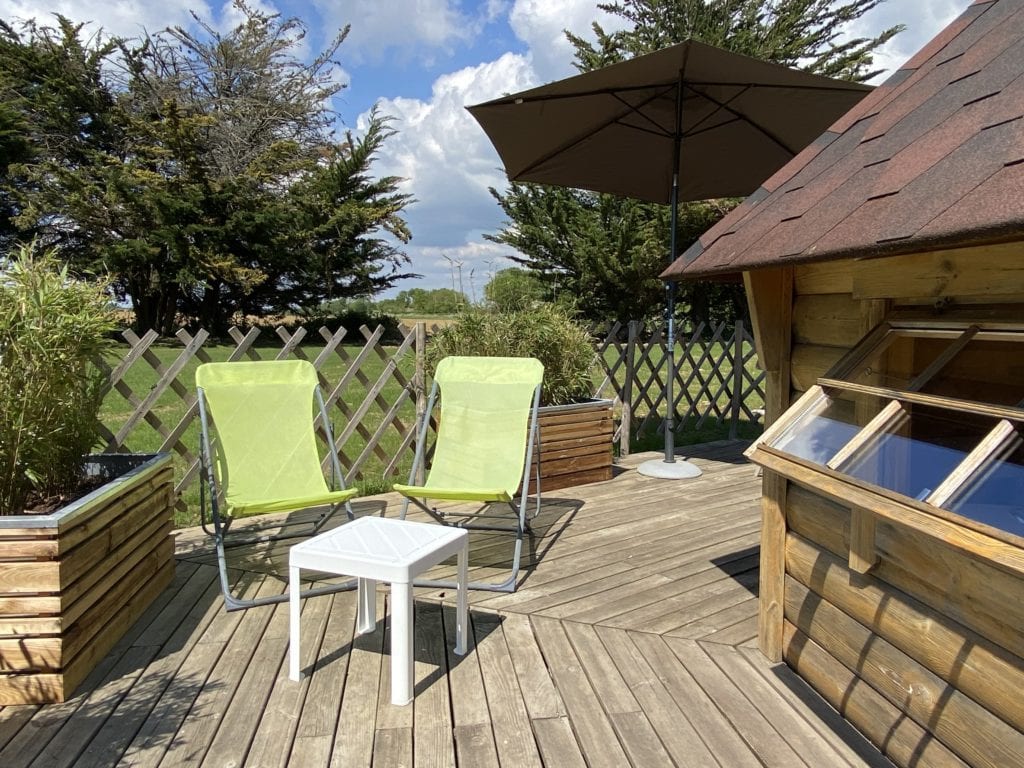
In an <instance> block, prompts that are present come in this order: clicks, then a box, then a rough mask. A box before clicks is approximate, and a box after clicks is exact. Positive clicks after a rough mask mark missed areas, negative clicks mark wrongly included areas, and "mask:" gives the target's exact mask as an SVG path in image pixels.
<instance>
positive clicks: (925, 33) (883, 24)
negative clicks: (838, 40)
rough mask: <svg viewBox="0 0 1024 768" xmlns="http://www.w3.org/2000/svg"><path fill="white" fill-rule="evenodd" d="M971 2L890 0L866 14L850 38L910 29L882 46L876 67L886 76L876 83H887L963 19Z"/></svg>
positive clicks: (849, 33)
mask: <svg viewBox="0 0 1024 768" xmlns="http://www.w3.org/2000/svg"><path fill="white" fill-rule="evenodd" d="M968 5H970V0H930V1H929V2H927V3H922V2H919V0H889V2H884V3H882V4H881V5H878V6H876V7H874V8H872V9H871V10H870V11H868V12H867V13H865V14H864V15H863V16H861V17H860V18H859V19H857V20H856V21H855V22H854V23H853V24H851V25H850V26H849V28H848V30H847V37H870V36H873V35H877V34H878V33H879V32H881V31H882V30H883V29H888V28H889V27H894V26H896V25H897V24H903V25H905V26H906V29H905V30H904V31H903V32H900V33H899V34H898V35H896V37H894V38H893V39H892V40H890V41H889V42H888V43H886V44H885V45H884V46H882V48H881V49H879V50H878V51H877V52H876V53H875V54H874V57H875V64H874V66H875V68H876V69H883V70H885V74H883V75H881V76H879V77H878V78H876V80H875V81H873V82H876V83H878V82H883V81H884V80H885V79H886V78H887V77H888V76H889V75H891V74H892V73H893V72H895V71H896V70H897V69H899V68H900V67H902V66H903V65H904V64H905V63H906V62H907V60H908V59H910V57H911V56H913V55H914V54H915V53H917V52H918V51H919V50H920V49H921V48H923V47H924V46H925V45H926V44H927V43H928V41H929V40H931V39H932V38H933V37H935V35H936V34H937V33H938V32H939V30H941V29H942V28H943V27H945V26H946V25H948V24H949V23H950V22H951V21H952V20H953V19H955V18H956V17H957V16H959V15H960V14H961V13H963V12H964V10H965V9H966V8H967V6H968Z"/></svg>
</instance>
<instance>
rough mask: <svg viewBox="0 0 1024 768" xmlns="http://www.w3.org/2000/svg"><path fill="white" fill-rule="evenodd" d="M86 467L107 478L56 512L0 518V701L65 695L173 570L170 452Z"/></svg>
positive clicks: (102, 459) (104, 458)
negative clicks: (91, 490) (107, 478)
mask: <svg viewBox="0 0 1024 768" xmlns="http://www.w3.org/2000/svg"><path fill="white" fill-rule="evenodd" d="M87 471H89V472H90V474H98V475H100V476H102V477H109V478H113V479H111V480H110V481H109V482H107V483H106V484H105V485H103V486H101V487H100V488H98V489H96V490H95V491H93V492H92V493H90V494H89V495H88V496H84V497H83V498H81V499H79V500H78V501H76V502H74V503H73V504H70V505H68V506H66V507H64V508H63V509H60V510H58V511H57V512H55V513H53V514H50V515H21V516H9V517H8V516H5V517H0V705H8V704H45V703H53V702H61V701H64V700H65V699H67V698H68V697H69V696H70V695H71V693H72V691H73V690H74V689H75V687H76V686H77V685H78V684H79V683H81V682H82V680H83V679H84V678H85V677H86V675H88V674H89V672H90V671H91V670H92V669H93V667H94V666H95V665H96V663H97V662H98V661H99V660H100V659H102V658H103V657H104V656H105V655H106V653H107V652H108V651H109V650H110V649H111V647H113V645H114V643H116V642H117V641H118V639H120V638H121V636H122V635H123V634H124V633H125V632H126V631H127V630H128V628H129V627H131V626H132V624H134V623H135V621H136V620H138V618H139V617H140V615H141V614H142V612H143V611H144V610H145V609H146V607H147V606H148V605H149V604H150V603H151V602H152V601H153V599H154V598H155V597H156V596H157V595H158V594H160V592H161V590H163V589H164V587H166V586H167V585H168V584H169V583H170V581H171V577H172V576H173V574H174V540H173V538H172V537H171V535H170V534H171V527H172V521H173V518H172V505H173V494H174V484H173V470H172V466H171V457H170V455H169V454H157V455H127V454H109V455H101V456H93V457H90V460H89V462H88V465H87Z"/></svg>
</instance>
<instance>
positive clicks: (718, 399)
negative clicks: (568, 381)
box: [595, 321, 764, 454]
mask: <svg viewBox="0 0 1024 768" xmlns="http://www.w3.org/2000/svg"><path fill="white" fill-rule="evenodd" d="M602 336H603V338H602V339H601V340H600V341H599V342H598V344H597V348H596V351H597V355H596V358H595V359H596V361H597V364H598V365H599V366H600V367H601V370H602V377H603V378H602V380H601V382H600V384H599V385H598V386H597V390H596V391H597V396H598V397H615V398H616V399H618V400H619V402H620V404H621V419H620V423H619V427H618V431H617V433H616V438H617V440H618V441H619V445H620V452H621V453H623V454H626V453H628V452H629V440H630V438H632V437H635V436H637V435H639V434H642V433H643V432H645V431H648V430H657V431H658V432H663V431H664V429H665V412H666V410H667V409H666V406H665V403H666V386H665V385H666V382H667V381H668V376H669V373H668V344H667V339H666V338H665V334H664V329H663V328H662V327H660V326H659V327H656V328H654V329H653V330H648V329H647V328H646V327H645V326H644V324H643V323H640V322H637V321H632V322H629V323H626V324H625V325H623V324H622V323H615V324H613V325H612V326H611V327H609V328H607V329H606V330H605V331H604V332H603V334H602ZM675 369H676V370H675V387H674V392H673V400H674V402H673V409H674V410H673V415H674V419H675V424H676V432H677V433H678V432H682V431H684V430H686V429H693V428H696V429H700V428H701V427H703V426H704V424H705V423H706V422H707V420H708V419H709V418H714V419H715V420H717V421H718V422H719V423H722V422H726V421H728V423H729V430H730V435H731V436H733V437H735V436H736V432H737V428H738V425H739V421H740V419H741V418H743V417H746V418H747V419H748V420H750V421H757V420H758V419H759V418H760V416H761V414H760V412H759V409H761V408H762V406H763V404H764V373H763V372H762V371H761V370H760V368H758V366H757V353H756V352H755V349H754V338H753V336H751V334H750V332H749V331H747V329H746V327H745V326H744V324H743V323H742V322H737V323H736V325H735V327H734V328H733V329H732V332H731V333H730V332H729V328H728V326H727V325H725V324H724V323H722V324H719V325H715V326H707V325H705V324H704V323H701V324H700V325H698V326H697V327H696V328H694V329H692V330H691V331H690V332H688V333H681V334H679V336H678V337H677V339H676V345H675Z"/></svg>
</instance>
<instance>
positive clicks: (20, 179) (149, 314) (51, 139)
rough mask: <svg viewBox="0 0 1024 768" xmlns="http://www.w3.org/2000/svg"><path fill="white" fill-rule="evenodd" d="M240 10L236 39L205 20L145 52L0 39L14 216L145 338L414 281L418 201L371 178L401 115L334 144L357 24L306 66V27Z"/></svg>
mask: <svg viewBox="0 0 1024 768" xmlns="http://www.w3.org/2000/svg"><path fill="white" fill-rule="evenodd" d="M236 7H237V8H238V9H239V10H240V11H241V12H242V16H243V18H242V21H241V23H240V24H238V26H236V27H235V28H234V29H232V30H230V31H228V32H226V33H223V34H221V33H219V32H217V31H216V30H214V29H213V28H212V27H210V26H209V25H207V24H205V23H203V22H202V20H201V19H199V18H198V17H197V18H196V22H197V30H198V31H196V32H190V31H188V30H186V29H184V28H180V27H178V28H173V29H169V30H165V31H163V32H161V33H158V34H155V35H149V36H146V37H145V38H143V39H142V40H138V41H124V40H104V39H103V38H102V37H101V36H100V35H96V36H93V37H91V38H85V36H84V28H83V26H82V25H75V24H73V23H72V22H70V21H68V20H66V19H63V18H59V19H58V27H57V28H56V29H51V28H45V27H37V26H35V25H33V24H27V25H25V30H24V34H23V35H19V34H18V33H17V32H15V31H14V30H13V29H12V28H11V27H9V26H3V27H0V89H2V92H3V95H4V96H5V97H8V98H5V99H4V101H3V104H4V105H5V107H6V109H4V110H0V161H3V160H4V159H5V157H6V156H7V155H10V156H11V157H12V158H13V160H8V161H7V166H8V173H7V174H5V176H4V178H3V180H2V182H0V214H3V213H4V212H6V213H7V218H6V221H7V222H9V223H10V224H11V227H10V229H11V230H12V234H13V235H16V236H20V237H26V236H30V235H33V234H38V235H39V236H40V238H41V239H42V240H43V242H44V243H45V244H47V245H59V246H60V247H61V250H60V253H61V256H62V258H64V259H65V260H66V261H68V262H69V263H70V264H71V265H72V266H73V267H74V268H76V269H80V270H83V271H84V270H89V271H95V272H99V271H103V272H109V273H110V274H111V275H112V278H113V280H112V285H113V286H114V289H115V290H116V291H117V293H118V294H119V297H120V298H122V299H126V300H128V299H130V301H131V304H132V306H133V308H134V310H135V316H136V325H137V326H138V327H139V328H155V329H157V330H158V331H160V332H163V333H168V332H171V331H173V330H174V326H175V323H176V322H177V321H178V320H179V319H180V318H181V317H182V316H184V317H185V318H186V319H189V320H193V321H195V322H197V323H198V324H201V325H203V326H205V327H207V328H209V329H211V330H213V331H220V330H223V329H224V328H225V326H226V325H227V324H228V322H229V321H230V319H231V317H232V315H233V314H234V313H236V312H246V313H266V312H274V311H286V310H290V309H297V308H299V306H300V305H301V306H316V305H317V304H319V303H320V302H323V301H326V300H330V299H335V298H344V297H346V296H351V295H358V294H362V293H365V292H367V291H375V290H382V289H384V288H387V287H390V286H391V285H392V284H393V283H394V282H396V281H397V280H398V279H401V278H403V277H406V276H408V275H406V274H405V273H403V272H402V271H401V270H402V268H403V267H404V266H405V265H406V264H407V262H408V259H407V257H406V255H405V254H404V253H403V252H402V250H401V244H402V243H405V242H408V240H409V238H410V236H411V235H410V233H409V231H408V227H407V226H406V224H405V221H404V220H403V219H402V211H403V209H404V207H405V205H407V204H408V203H409V202H410V201H411V198H410V196H409V195H406V194H403V193H400V192H399V191H398V183H399V181H400V180H399V179H397V178H395V177H385V178H379V179H375V178H373V176H372V174H371V165H372V162H373V160H374V158H375V157H376V155H377V153H378V152H379V150H380V148H381V146H382V144H383V142H384V141H386V139H387V138H388V137H389V136H391V135H392V133H393V132H392V130H391V129H390V128H389V122H388V118H387V117H385V116H382V115H378V114H376V113H374V114H373V115H372V116H371V119H370V121H369V127H368V130H366V131H365V132H364V133H363V134H362V135H360V136H356V135H353V134H352V133H346V134H344V135H343V136H341V137H340V138H339V137H338V136H336V135H335V134H334V132H333V125H334V120H335V115H334V114H333V113H332V112H331V110H330V108H329V104H330V99H331V98H332V97H333V96H334V95H336V94H337V93H338V92H339V91H340V89H341V88H342V87H343V86H342V84H341V83H339V82H338V80H337V78H336V76H335V73H334V66H333V65H334V59H335V57H336V54H337V51H338V49H339V47H340V46H341V44H342V42H343V41H344V39H345V36H346V34H347V29H343V30H341V31H340V32H339V34H338V35H337V36H336V37H335V38H334V40H333V41H332V42H331V43H330V44H329V45H328V46H327V47H326V48H325V49H324V50H323V51H322V52H321V53H320V54H319V55H317V56H315V57H314V58H313V59H312V61H308V62H307V61H303V60H302V59H300V58H299V56H298V52H299V50H300V48H299V44H300V41H301V40H302V38H303V35H304V34H305V29H304V27H303V26H302V23H301V22H299V21H298V20H297V19H288V18H282V17H281V16H279V15H276V14H270V13H264V12H263V11H260V10H257V9H254V8H250V7H248V6H246V5H245V4H244V3H242V2H240V0H236ZM7 126H11V130H10V131H7V132H5V129H6V128H7ZM21 126H27V132H26V133H25V134H23V137H25V138H27V146H19V145H18V144H17V143H16V141H15V139H17V138H19V136H18V133H19V128H20V127H21ZM11 131H13V134H12V133H11ZM8 137H11V138H8ZM2 223H3V221H0V224H2ZM2 235H3V231H2V228H0V237H2Z"/></svg>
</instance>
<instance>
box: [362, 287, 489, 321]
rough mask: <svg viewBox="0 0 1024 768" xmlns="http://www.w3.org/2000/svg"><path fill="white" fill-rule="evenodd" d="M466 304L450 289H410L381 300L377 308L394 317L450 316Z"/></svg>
mask: <svg viewBox="0 0 1024 768" xmlns="http://www.w3.org/2000/svg"><path fill="white" fill-rule="evenodd" d="M468 303H469V302H468V301H466V297H465V295H464V294H462V293H459V292H458V291H453V290H452V289H451V288H410V289H409V290H407V291H402V292H400V293H399V294H398V295H397V296H395V298H393V299H382V300H381V301H379V302H378V306H379V307H380V309H381V311H383V312H389V313H391V314H395V315H452V314H455V313H456V312H459V311H460V310H462V309H465V307H466V305H467V304H468Z"/></svg>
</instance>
